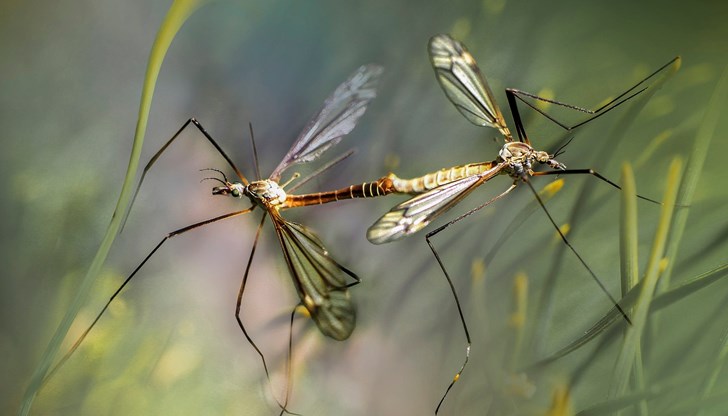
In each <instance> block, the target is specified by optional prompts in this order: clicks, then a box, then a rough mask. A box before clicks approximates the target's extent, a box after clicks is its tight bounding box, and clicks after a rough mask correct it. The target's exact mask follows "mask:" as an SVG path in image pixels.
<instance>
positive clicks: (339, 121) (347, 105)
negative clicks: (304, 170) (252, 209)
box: [270, 65, 383, 181]
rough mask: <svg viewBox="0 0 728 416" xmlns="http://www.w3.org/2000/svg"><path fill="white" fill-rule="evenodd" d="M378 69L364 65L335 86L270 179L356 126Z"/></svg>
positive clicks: (372, 92) (373, 89) (309, 158)
mask: <svg viewBox="0 0 728 416" xmlns="http://www.w3.org/2000/svg"><path fill="white" fill-rule="evenodd" d="M382 71H383V68H382V67H380V66H377V65H364V66H362V67H359V69H357V70H356V72H354V73H353V74H352V75H351V76H350V77H349V79H347V80H346V81H344V82H343V83H342V84H341V85H339V86H338V87H337V88H336V90H335V91H334V92H333V94H331V95H330V96H329V97H328V98H327V99H326V101H325V102H324V106H323V107H322V108H321V111H319V113H318V114H317V115H316V116H315V117H314V118H313V119H311V121H309V123H308V125H306V128H304V129H303V131H302V132H301V134H300V135H299V136H298V138H297V139H296V141H295V142H294V144H293V146H292V147H291V150H289V151H288V153H287V154H286V156H285V157H284V158H283V160H282V161H281V163H280V164H278V166H277V167H276V168H275V170H274V171H273V173H272V174H271V176H270V178H271V179H273V180H275V181H277V180H279V179H280V176H281V173H283V171H284V170H286V168H288V167H289V166H291V165H293V164H296V163H304V162H310V161H312V160H314V159H316V158H318V157H319V156H320V155H321V153H323V152H324V151H326V150H327V149H328V148H329V147H331V146H333V145H335V144H336V143H338V142H339V141H341V138H342V137H343V136H345V135H346V134H348V133H349V132H350V131H351V130H352V129H353V128H354V126H356V123H357V121H359V118H360V117H361V116H362V115H363V114H364V112H365V111H366V109H367V105H368V104H369V101H371V100H372V99H373V98H374V97H376V95H377V94H376V84H377V81H378V80H379V76H380V75H381V74H382Z"/></svg>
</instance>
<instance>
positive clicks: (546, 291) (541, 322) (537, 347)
mask: <svg viewBox="0 0 728 416" xmlns="http://www.w3.org/2000/svg"><path fill="white" fill-rule="evenodd" d="M680 65H681V61H680V60H679V59H678V60H676V61H675V62H674V63H673V64H672V65H671V66H670V67H669V68H668V69H667V70H666V72H665V73H664V75H662V76H661V77H660V78H659V79H658V80H657V81H655V82H654V83H653V84H652V85H651V86H650V88H648V89H647V90H646V91H644V92H643V93H641V94H640V95H639V96H637V97H635V99H634V101H633V102H632V104H631V105H630V107H629V109H628V110H627V111H626V112H625V113H624V115H623V116H622V117H621V118H620V119H619V120H618V121H617V122H616V123H615V125H614V128H613V129H612V130H611V133H610V137H611V139H612V140H610V141H608V142H607V141H605V142H604V143H601V147H600V148H598V149H597V150H596V151H595V154H598V155H600V156H599V160H596V161H595V163H594V164H593V166H590V167H591V168H594V169H597V170H599V169H600V168H601V167H602V166H601V164H603V163H605V162H606V161H608V160H609V159H611V157H612V155H613V154H614V152H615V150H616V149H617V145H618V144H619V143H620V142H621V141H622V140H623V139H624V138H625V137H626V136H627V132H628V131H629V127H630V126H631V125H632V123H633V122H634V121H635V120H636V119H637V116H638V115H639V114H640V112H641V111H642V109H643V108H644V107H645V106H646V105H647V103H648V102H649V101H650V99H651V98H652V96H653V95H654V94H655V93H656V92H657V91H658V90H659V89H660V88H661V87H662V85H663V84H664V83H665V82H666V81H667V80H669V79H670V78H671V77H672V76H673V75H674V74H675V72H677V70H678V69H680ZM594 189H596V188H595V187H594V186H590V184H588V183H585V184H584V185H583V186H582V188H581V190H580V191H579V194H578V197H577V200H576V202H575V203H574V205H573V207H572V209H571V212H570V213H569V215H568V216H567V218H569V224H571V227H572V229H573V230H576V228H577V227H578V223H579V222H580V221H581V219H582V216H584V215H586V214H587V212H588V210H586V209H585V208H584V207H585V206H586V204H587V202H588V201H590V200H591V195H592V193H593V191H594ZM565 253H566V247H565V246H564V245H561V246H560V248H559V249H558V250H557V251H556V253H555V254H554V258H555V260H554V263H553V265H552V267H551V269H550V270H549V272H548V274H547V276H548V277H547V280H546V282H545V283H544V285H543V287H542V289H541V296H540V297H539V299H538V303H537V304H536V307H535V308H534V309H535V310H536V311H537V312H536V316H537V317H538V319H537V320H536V321H537V322H536V325H535V329H534V334H533V344H534V348H533V350H534V351H535V352H536V354H539V353H540V352H541V350H542V347H543V345H542V344H541V343H542V342H543V340H545V339H547V336H546V334H548V331H549V329H550V323H551V316H552V314H553V311H552V308H553V304H554V303H553V297H554V288H555V286H556V277H557V276H558V275H559V270H560V269H561V264H562V262H563V259H564V254H565Z"/></svg>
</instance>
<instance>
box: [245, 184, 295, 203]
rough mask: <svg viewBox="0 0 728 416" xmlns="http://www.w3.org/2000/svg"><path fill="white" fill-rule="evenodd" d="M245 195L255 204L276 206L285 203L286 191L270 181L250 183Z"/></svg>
mask: <svg viewBox="0 0 728 416" xmlns="http://www.w3.org/2000/svg"><path fill="white" fill-rule="evenodd" d="M245 194H246V195H248V197H249V198H250V200H251V201H253V202H254V203H256V204H261V205H266V206H277V205H281V204H283V203H284V202H286V191H284V190H283V188H281V186H280V185H279V184H278V183H277V182H274V181H272V180H270V179H264V180H262V181H254V182H250V184H248V186H247V187H246V188H245Z"/></svg>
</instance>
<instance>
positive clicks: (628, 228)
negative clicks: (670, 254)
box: [619, 163, 639, 297]
mask: <svg viewBox="0 0 728 416" xmlns="http://www.w3.org/2000/svg"><path fill="white" fill-rule="evenodd" d="M620 216H621V222H620V229H619V258H620V263H619V264H620V272H621V277H622V296H623V297H624V296H626V295H627V293H628V292H629V291H630V289H632V288H633V287H634V286H635V285H636V284H637V280H638V277H637V276H638V273H639V269H638V258H637V191H636V185H635V182H634V172H633V171H632V167H631V166H630V165H629V164H628V163H625V164H624V165H622V205H621V211H620Z"/></svg>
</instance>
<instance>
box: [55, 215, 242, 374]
mask: <svg viewBox="0 0 728 416" xmlns="http://www.w3.org/2000/svg"><path fill="white" fill-rule="evenodd" d="M254 208H255V206H252V207H250V208H248V209H244V210H242V211H235V212H229V213H227V214H224V215H220V216H218V217H215V218H210V219H208V220H205V221H200V222H197V223H194V224H191V225H188V226H186V227H183V228H180V229H178V230H175V231H172V232H171V233H169V234H167V235H166V236H164V238H162V241H160V242H159V244H157V245H156V246H155V247H154V248H153V249H152V251H150V252H149V254H147V255H146V257H144V260H142V262H141V263H139V265H138V266H137V267H136V268H135V269H134V271H132V272H131V274H130V275H129V277H127V278H126V280H124V282H123V283H122V284H121V286H119V288H118V289H116V291H115V292H114V294H113V295H111V297H110V298H109V300H108V301H107V302H106V304H105V305H104V307H103V308H102V309H101V312H99V314H98V315H96V318H95V319H94V320H93V322H91V325H89V327H88V328H86V330H85V331H83V333H82V334H81V336H80V337H78V339H77V340H76V342H75V343H74V344H73V346H72V347H71V349H70V350H68V352H67V353H66V355H64V356H63V357H62V358H61V359H60V361H58V364H56V366H55V367H53V369H52V370H51V371H50V372H49V373H48V375H47V376H46V377H45V379H43V383H46V382H47V381H48V380H49V379H50V378H51V377H52V376H53V374H54V373H55V372H56V371H57V370H58V369H59V368H60V367H61V366H62V365H63V364H64V363H65V362H66V360H68V359H69V358H70V357H71V355H72V354H73V353H74V351H76V349H77V348H78V347H79V345H81V343H82V342H83V340H84V339H85V338H86V336H87V335H88V333H89V332H91V329H93V327H94V326H95V325H96V323H97V322H98V321H99V319H101V316H102V315H103V314H104V312H106V310H107V309H108V308H109V305H110V304H111V302H112V301H113V300H114V299H116V297H117V296H118V295H119V293H121V291H122V290H123V289H124V287H126V285H127V284H128V283H129V282H130V281H131V279H132V278H133V277H134V276H135V275H136V274H137V272H138V271H139V270H140V269H141V268H142V266H144V265H145V264H146V263H147V261H148V260H149V259H150V258H151V257H152V256H153V255H154V253H156V252H157V250H159V248H160V247H162V244H164V243H165V242H166V241H167V240H169V239H170V238H172V237H175V236H178V235H180V234H183V233H186V232H187V231H191V230H194V229H196V228H199V227H202V226H204V225H207V224H211V223H213V222H216V221H220V220H224V219H226V218H231V217H236V216H238V215H242V214H246V213H248V212H250V211H252V210H253V209H254Z"/></svg>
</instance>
